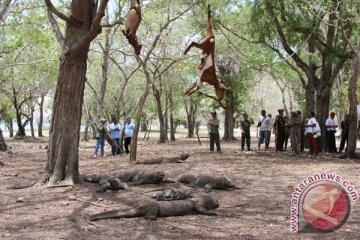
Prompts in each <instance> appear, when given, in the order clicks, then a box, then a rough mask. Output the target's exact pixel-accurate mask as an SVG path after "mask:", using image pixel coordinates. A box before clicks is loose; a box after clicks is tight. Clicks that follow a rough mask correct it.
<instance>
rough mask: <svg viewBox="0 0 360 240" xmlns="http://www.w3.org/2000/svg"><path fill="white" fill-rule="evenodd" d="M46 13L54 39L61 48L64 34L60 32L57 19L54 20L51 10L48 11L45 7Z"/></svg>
mask: <svg viewBox="0 0 360 240" xmlns="http://www.w3.org/2000/svg"><path fill="white" fill-rule="evenodd" d="M47 13H48V19H49V22H50V24H51V26H52V29H53V31H54V33H55V36H56V40H57V42H58V43H59V45H60V48H61V49H63V47H64V35H63V34H62V33H61V31H60V28H59V25H58V23H57V21H56V20H55V18H54V16H53V15H52V12H51V11H49V9H47Z"/></svg>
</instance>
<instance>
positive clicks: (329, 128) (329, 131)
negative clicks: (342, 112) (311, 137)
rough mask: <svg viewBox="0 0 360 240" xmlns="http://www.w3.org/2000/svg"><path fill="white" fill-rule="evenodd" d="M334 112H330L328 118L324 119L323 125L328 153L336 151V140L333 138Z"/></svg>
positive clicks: (335, 126)
mask: <svg viewBox="0 0 360 240" xmlns="http://www.w3.org/2000/svg"><path fill="white" fill-rule="evenodd" d="M334 117H335V112H330V114H329V117H328V119H326V122H325V127H326V138H327V143H328V152H329V153H336V152H337V149H336V142H335V141H336V140H335V133H336V128H337V125H335V122H334Z"/></svg>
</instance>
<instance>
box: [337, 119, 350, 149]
mask: <svg viewBox="0 0 360 240" xmlns="http://www.w3.org/2000/svg"><path fill="white" fill-rule="evenodd" d="M348 138H349V114H346V116H345V119H344V120H343V121H341V141H340V148H339V152H342V150H344V147H345V142H346V148H345V151H347V146H348Z"/></svg>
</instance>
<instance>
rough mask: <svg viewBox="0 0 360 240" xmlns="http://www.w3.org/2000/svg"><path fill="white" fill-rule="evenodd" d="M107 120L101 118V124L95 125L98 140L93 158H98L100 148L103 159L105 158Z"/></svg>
mask: <svg viewBox="0 0 360 240" xmlns="http://www.w3.org/2000/svg"><path fill="white" fill-rule="evenodd" d="M105 123H106V119H105V118H100V120H99V124H97V123H95V138H96V145H95V149H94V152H93V157H97V153H98V150H99V148H100V154H101V156H102V157H104V156H105V151H104V146H105V138H104V134H105Z"/></svg>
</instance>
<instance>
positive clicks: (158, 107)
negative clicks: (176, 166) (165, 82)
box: [153, 86, 166, 143]
mask: <svg viewBox="0 0 360 240" xmlns="http://www.w3.org/2000/svg"><path fill="white" fill-rule="evenodd" d="M153 95H154V97H155V102H156V110H157V114H158V118H159V125H160V136H159V143H165V142H166V129H165V128H166V126H165V120H164V114H163V112H162V105H161V95H160V91H159V90H158V89H156V87H155V86H153Z"/></svg>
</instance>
